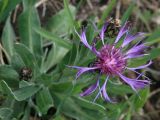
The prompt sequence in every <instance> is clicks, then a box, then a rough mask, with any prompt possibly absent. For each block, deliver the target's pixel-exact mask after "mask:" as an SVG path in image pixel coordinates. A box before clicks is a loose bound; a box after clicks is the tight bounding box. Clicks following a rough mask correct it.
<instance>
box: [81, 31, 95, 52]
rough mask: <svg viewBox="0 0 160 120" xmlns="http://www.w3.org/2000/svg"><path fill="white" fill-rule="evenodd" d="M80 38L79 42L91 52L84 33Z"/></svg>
mask: <svg viewBox="0 0 160 120" xmlns="http://www.w3.org/2000/svg"><path fill="white" fill-rule="evenodd" d="M80 38H81V42H82V43H83V44H84V45H85V46H86V47H88V48H89V49H90V50H92V47H91V46H90V45H89V44H88V42H87V39H86V33H85V31H83V32H82V34H81V36H80Z"/></svg>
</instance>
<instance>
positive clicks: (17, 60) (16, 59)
mask: <svg viewBox="0 0 160 120" xmlns="http://www.w3.org/2000/svg"><path fill="white" fill-rule="evenodd" d="M11 65H12V67H13V68H14V69H15V70H16V71H17V72H20V70H21V69H22V68H23V67H25V63H24V62H23V60H22V58H21V57H20V56H19V55H18V54H16V53H15V54H14V55H13V56H12V57H11Z"/></svg>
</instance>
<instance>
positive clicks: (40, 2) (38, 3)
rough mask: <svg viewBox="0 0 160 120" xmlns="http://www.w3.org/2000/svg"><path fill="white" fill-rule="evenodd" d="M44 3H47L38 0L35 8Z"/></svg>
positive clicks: (44, 0) (43, 0)
mask: <svg viewBox="0 0 160 120" xmlns="http://www.w3.org/2000/svg"><path fill="white" fill-rule="evenodd" d="M45 2H47V0H40V1H39V2H37V3H36V4H35V7H36V8H37V7H39V6H41V5H42V4H43V3H45Z"/></svg>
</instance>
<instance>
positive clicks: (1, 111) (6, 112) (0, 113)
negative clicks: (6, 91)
mask: <svg viewBox="0 0 160 120" xmlns="http://www.w3.org/2000/svg"><path fill="white" fill-rule="evenodd" d="M12 112H13V110H12V109H10V108H0V118H1V119H2V120H9V119H7V118H9V116H11V114H12Z"/></svg>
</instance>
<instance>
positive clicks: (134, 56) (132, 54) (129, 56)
mask: <svg viewBox="0 0 160 120" xmlns="http://www.w3.org/2000/svg"><path fill="white" fill-rule="evenodd" d="M145 55H148V54H141V53H139V52H137V53H131V54H128V55H127V56H126V57H125V59H129V58H138V57H143V56H145Z"/></svg>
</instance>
